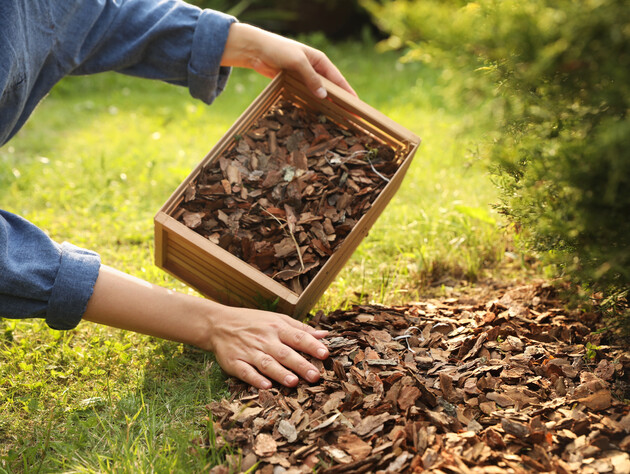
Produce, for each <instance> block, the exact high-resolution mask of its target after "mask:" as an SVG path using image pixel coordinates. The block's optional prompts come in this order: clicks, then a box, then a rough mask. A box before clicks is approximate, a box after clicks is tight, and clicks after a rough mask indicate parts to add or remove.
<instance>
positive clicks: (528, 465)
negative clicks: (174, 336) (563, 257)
mask: <svg viewBox="0 0 630 474" xmlns="http://www.w3.org/2000/svg"><path fill="white" fill-rule="evenodd" d="M589 318H591V320H589ZM596 319H597V316H596V315H595V314H594V313H582V312H578V311H576V312H569V311H567V310H565V309H562V305H561V303H560V302H559V301H558V300H557V299H556V297H555V295H554V291H553V290H552V288H551V287H549V286H547V285H545V284H536V285H530V286H523V287H518V288H512V289H509V290H504V291H502V292H500V293H498V294H496V295H495V296H494V297H493V298H492V299H490V300H488V299H485V300H477V299H475V300H472V299H467V298H459V299H457V298H450V299H444V300H441V301H438V300H431V301H426V302H422V303H414V304H410V305H408V306H404V307H380V306H369V305H365V306H356V307H355V308H354V309H353V310H351V311H335V312H333V313H330V314H328V315H325V316H324V315H321V314H320V315H318V317H316V321H315V322H314V324H316V325H317V326H319V327H322V328H325V329H328V330H330V331H331V334H330V336H329V337H328V338H327V341H328V347H329V348H330V352H331V357H330V358H329V359H328V360H327V361H325V362H323V363H322V362H320V361H316V360H315V361H313V363H315V364H318V365H319V367H320V371H321V374H322V380H321V381H320V383H317V384H313V385H310V384H308V383H306V382H300V384H299V385H298V386H297V388H295V389H287V388H284V387H279V388H273V389H270V390H260V391H259V390H256V389H253V388H247V387H246V386H244V385H243V384H241V383H239V382H237V381H234V382H233V383H234V385H233V387H232V389H233V396H232V398H231V399H224V400H221V401H217V402H213V403H211V404H210V405H209V406H208V408H209V409H210V410H211V413H212V419H213V421H214V424H213V426H214V432H215V434H216V444H215V447H221V445H223V444H225V443H229V444H230V445H231V452H233V453H236V454H234V455H232V456H231V457H228V459H227V461H226V464H225V465H224V466H219V467H215V468H214V469H213V470H212V471H211V472H215V473H220V472H233V471H236V472H239V470H246V469H249V468H251V467H252V466H254V465H256V463H258V465H257V469H258V472H263V473H279V472H293V473H298V472H313V469H315V470H316V472H319V473H341V472H343V473H363V472H422V471H423V470H427V471H429V472H436V473H468V472H485V473H503V472H513V473H524V472H559V473H572V472H580V473H583V472H586V473H595V472H598V473H603V472H610V473H630V457H629V455H628V451H629V450H630V406H629V405H628V404H627V400H628V398H629V395H630V385H629V384H628V382H629V381H628V374H629V372H630V354H629V353H628V352H627V351H625V350H623V349H622V348H620V347H616V346H610V345H603V344H602V343H601V342H600V340H599V338H601V337H602V336H601V335H597V334H593V333H592V332H591V329H589V328H588V327H587V326H586V324H589V325H594V324H595V322H596ZM587 343H590V344H588V345H587ZM623 400H625V402H626V403H624V402H623ZM200 442H201V443H202V444H205V445H208V444H209V440H208V439H207V438H206V439H205V440H201V441H200ZM210 449H212V448H210Z"/></svg>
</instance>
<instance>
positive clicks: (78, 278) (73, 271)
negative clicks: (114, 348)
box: [46, 242, 101, 330]
mask: <svg viewBox="0 0 630 474" xmlns="http://www.w3.org/2000/svg"><path fill="white" fill-rule="evenodd" d="M60 247H61V249H60V250H61V262H60V265H59V271H58V272H57V277H56V278H55V282H54V284H53V287H52V290H51V293H50V299H49V301H48V308H47V311H46V324H48V326H50V327H51V328H53V329H61V330H66V329H73V328H75V327H76V326H77V324H79V321H81V317H82V316H83V313H85V309H86V308H87V303H88V301H89V299H90V297H91V296H92V292H93V290H94V285H95V284H96V278H97V277H98V272H99V269H100V267H101V259H100V257H99V255H98V254H96V253H94V252H91V251H89V250H85V249H81V248H79V247H75V246H74V245H72V244H69V243H67V242H64V243H63V244H61V246H60Z"/></svg>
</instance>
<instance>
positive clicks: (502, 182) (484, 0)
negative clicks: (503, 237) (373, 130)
mask: <svg viewBox="0 0 630 474" xmlns="http://www.w3.org/2000/svg"><path fill="white" fill-rule="evenodd" d="M362 4H363V5H364V6H366V7H367V8H368V9H369V10H370V12H371V13H372V15H373V17H374V19H375V21H376V22H377V24H378V25H379V26H380V27H381V28H383V29H384V30H385V31H386V32H387V33H388V34H389V35H390V38H389V39H388V40H387V41H386V43H387V44H388V45H390V46H394V47H396V46H403V45H406V46H407V47H408V53H407V54H406V56H405V59H406V60H419V61H426V62H433V63H434V64H435V63H437V64H439V65H441V66H443V67H444V68H451V69H452V70H455V71H456V74H453V80H454V81H456V82H457V83H458V84H459V86H458V87H460V91H461V94H462V97H464V98H465V100H469V98H470V91H471V90H474V91H476V92H477V93H478V92H479V91H483V92H486V93H489V94H491V95H492V96H493V100H492V101H491V104H492V105H491V107H490V108H489V109H488V112H489V116H490V117H491V122H492V124H493V125H492V127H491V130H492V132H493V133H492V134H490V135H489V136H491V137H492V141H491V144H490V145H491V146H489V147H488V148H487V149H488V150H489V155H490V156H491V162H492V172H493V173H494V176H495V180H496V182H497V184H498V185H499V186H500V188H501V189H502V202H501V203H500V204H499V207H500V209H501V211H502V212H504V213H505V214H506V215H507V216H508V217H509V218H510V219H511V221H512V222H513V223H514V224H515V227H516V229H517V231H518V233H519V240H521V241H522V242H524V243H525V244H526V246H527V247H528V248H529V249H532V250H534V251H538V252H540V254H541V255H542V256H543V257H544V258H545V259H546V260H547V261H548V262H550V263H551V264H552V268H555V269H556V270H557V271H558V273H560V274H561V275H564V276H566V277H569V278H570V279H572V280H574V281H576V282H578V283H579V284H581V285H582V286H583V287H586V288H589V289H591V290H596V289H606V290H608V291H611V290H612V291H613V292H614V291H618V292H620V294H623V292H624V291H625V290H627V289H628V287H630V117H629V116H628V112H629V108H630V8H628V5H627V2H626V1H625V0H586V1H582V2H575V1H573V0H518V1H515V0H479V1H478V2H470V3H469V2H462V1H457V0H445V1H434V0H394V1H389V2H385V1H382V2H379V1H376V0H362ZM427 139H430V137H427Z"/></svg>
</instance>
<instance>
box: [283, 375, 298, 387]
mask: <svg viewBox="0 0 630 474" xmlns="http://www.w3.org/2000/svg"><path fill="white" fill-rule="evenodd" d="M296 382H297V377H296V376H295V375H293V374H289V375H287V376H286V377H285V378H284V384H285V385H293V384H295V383H296Z"/></svg>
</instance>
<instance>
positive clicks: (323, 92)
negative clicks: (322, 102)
mask: <svg viewBox="0 0 630 474" xmlns="http://www.w3.org/2000/svg"><path fill="white" fill-rule="evenodd" d="M327 95H328V92H326V89H324V88H323V87H320V88H319V89H317V90H316V91H315V97H317V98H318V99H325V98H326V96H327Z"/></svg>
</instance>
